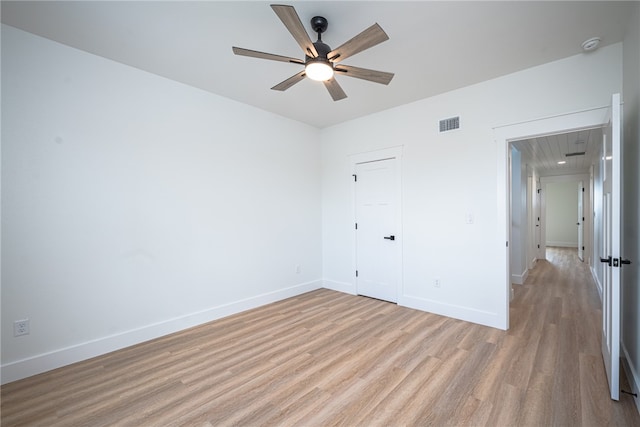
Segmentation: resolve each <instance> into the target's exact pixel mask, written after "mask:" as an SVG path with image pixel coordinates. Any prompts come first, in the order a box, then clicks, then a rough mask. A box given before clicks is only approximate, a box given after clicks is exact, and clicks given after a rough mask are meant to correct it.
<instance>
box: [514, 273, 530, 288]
mask: <svg viewBox="0 0 640 427" xmlns="http://www.w3.org/2000/svg"><path fill="white" fill-rule="evenodd" d="M527 277H529V270H525V271H524V272H523V273H522V274H512V275H511V283H513V284H514V285H523V284H524V282H525V281H526V280H527Z"/></svg>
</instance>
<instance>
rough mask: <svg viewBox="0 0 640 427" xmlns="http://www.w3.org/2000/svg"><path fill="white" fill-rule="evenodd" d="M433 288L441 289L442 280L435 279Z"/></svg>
mask: <svg viewBox="0 0 640 427" xmlns="http://www.w3.org/2000/svg"><path fill="white" fill-rule="evenodd" d="M433 287H434V288H439V287H440V279H434V280H433Z"/></svg>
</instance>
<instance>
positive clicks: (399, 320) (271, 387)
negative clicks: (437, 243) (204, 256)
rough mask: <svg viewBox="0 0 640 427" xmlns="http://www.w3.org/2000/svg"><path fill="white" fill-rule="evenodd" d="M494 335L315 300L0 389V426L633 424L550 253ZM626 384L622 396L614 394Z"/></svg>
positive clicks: (562, 259) (581, 279)
mask: <svg viewBox="0 0 640 427" xmlns="http://www.w3.org/2000/svg"><path fill="white" fill-rule="evenodd" d="M514 291H515V297H514V299H513V301H512V303H511V307H510V310H509V313H510V316H511V321H512V328H511V329H510V330H509V331H500V330H497V329H493V328H487V327H484V326H480V325H474V324H469V323H466V322H463V321H460V320H455V319H449V318H445V317H441V316H437V315H434V314H429V313H425V312H420V311H415V310H411V309H408V308H405V307H399V306H397V305H395V304H391V303H387V302H384V301H379V300H375V299H371V298H364V297H358V296H353V295H347V294H343V293H339V292H334V291H330V290H318V291H314V292H309V293H307V294H304V295H299V296H296V297H294V298H290V299H287V300H284V301H279V302H276V303H274V304H269V305H267V306H264V307H260V308H257V309H255V310H249V311H246V312H243V313H238V314H235V315H233V316H229V317H226V318H224V319H220V320H218V321H215V322H211V323H208V324H205V325H201V326H198V327H195V328H191V329H189V330H186V331H182V332H179V333H177V334H172V335H169V336H166V337H162V338H159V339H156V340H153V341H149V342H146V343H142V344H138V345H136V346H132V347H129V348H126V349H123V350H120V351H116V352H113V353H110V354H106V355H104V356H100V357H97V358H94V359H91V360H87V361H84V362H80V363H77V364H74V365H71V366H67V367H64V368H60V369H56V370H54V371H51V372H47V373H44V374H41V375H36V376H34V377H31V378H26V379H24V380H21V381H16V382H13V383H9V384H5V385H3V386H2V387H1V390H0V392H1V396H0V397H1V407H0V409H1V412H0V421H1V424H2V426H47V427H49V426H65V427H66V426H92V427H93V426H107V425H109V426H112V425H117V426H136V427H137V426H154V427H155V426H216V427H218V426H231V425H238V426H251V427H253V426H283V425H286V426H295V425H301V426H310V427H314V426H349V427H351V426H391V425H393V426H396V425H398V426H414V425H438V426H441V425H442V426H446V425H455V426H480V425H487V426H511V425H517V426H547V425H563V426H565V425H566V426H573V425H575V426H600V425H621V426H636V425H640V416H639V415H638V412H637V410H636V409H635V406H634V403H633V400H632V398H631V397H630V396H627V395H622V396H621V400H620V402H613V401H611V399H609V397H608V388H607V387H608V386H607V382H606V375H605V373H604V367H603V364H602V359H601V355H600V322H601V310H600V302H599V297H598V294H597V291H596V290H595V285H594V283H593V281H592V278H591V274H590V272H589V270H588V266H586V265H585V264H584V263H582V262H580V261H578V260H577V257H576V256H575V251H571V250H569V249H557V248H549V250H548V260H539V261H538V262H537V264H536V267H535V268H534V269H533V270H531V271H530V274H529V277H528V279H527V281H526V282H525V284H524V285H518V286H515V287H514ZM625 381H626V380H625V378H624V377H622V378H621V383H622V384H626V382H625Z"/></svg>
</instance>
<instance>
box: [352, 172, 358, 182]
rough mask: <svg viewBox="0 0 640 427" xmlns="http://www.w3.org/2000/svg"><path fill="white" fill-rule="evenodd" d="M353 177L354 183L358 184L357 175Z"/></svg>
mask: <svg viewBox="0 0 640 427" xmlns="http://www.w3.org/2000/svg"><path fill="white" fill-rule="evenodd" d="M351 176H352V177H353V181H354V182H358V175H356V174H355V173H354V174H353V175H351Z"/></svg>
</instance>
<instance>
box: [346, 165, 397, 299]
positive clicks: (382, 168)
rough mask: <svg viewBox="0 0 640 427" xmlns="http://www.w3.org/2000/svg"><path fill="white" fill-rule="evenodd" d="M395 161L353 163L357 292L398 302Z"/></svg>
mask: <svg viewBox="0 0 640 427" xmlns="http://www.w3.org/2000/svg"><path fill="white" fill-rule="evenodd" d="M397 168H398V165H397V160H396V159H395V158H391V159H384V160H378V161H370V162H365V163H359V164H356V167H355V171H356V181H355V214H356V270H357V275H356V290H357V293H358V294H359V295H365V296H369V297H373V298H378V299H381V300H386V301H391V302H397V299H398V286H399V283H400V280H399V277H400V230H399V222H400V218H399V212H400V211H399V209H400V197H399V196H400V188H399V182H400V181H399V171H398V170H397Z"/></svg>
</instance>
